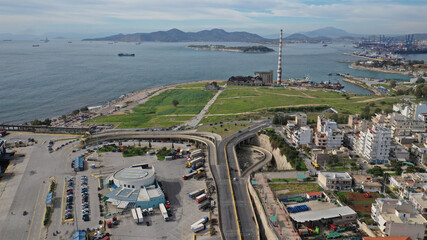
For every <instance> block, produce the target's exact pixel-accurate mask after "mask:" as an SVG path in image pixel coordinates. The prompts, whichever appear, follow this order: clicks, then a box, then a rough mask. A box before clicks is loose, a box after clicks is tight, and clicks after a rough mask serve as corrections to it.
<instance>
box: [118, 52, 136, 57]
mask: <svg viewBox="0 0 427 240" xmlns="http://www.w3.org/2000/svg"><path fill="white" fill-rule="evenodd" d="M117 55H118V56H119V57H135V53H119V54H117Z"/></svg>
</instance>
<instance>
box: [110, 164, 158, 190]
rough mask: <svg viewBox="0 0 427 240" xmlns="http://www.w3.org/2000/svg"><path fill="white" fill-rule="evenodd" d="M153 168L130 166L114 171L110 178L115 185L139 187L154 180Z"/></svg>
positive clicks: (131, 187) (143, 186) (151, 183)
mask: <svg viewBox="0 0 427 240" xmlns="http://www.w3.org/2000/svg"><path fill="white" fill-rule="evenodd" d="M155 175H156V173H155V170H154V168H141V167H130V168H123V169H120V170H119V171H117V172H115V173H114V174H113V176H112V180H113V181H114V184H115V185H116V186H117V187H123V188H130V189H141V188H145V187H146V186H149V185H153V184H154V183H155V181H156V176H155Z"/></svg>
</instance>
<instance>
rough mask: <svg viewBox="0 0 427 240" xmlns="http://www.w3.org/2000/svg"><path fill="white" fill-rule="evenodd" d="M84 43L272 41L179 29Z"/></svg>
mask: <svg viewBox="0 0 427 240" xmlns="http://www.w3.org/2000/svg"><path fill="white" fill-rule="evenodd" d="M83 41H117V42H255V43H269V42H274V40H272V39H267V38H263V37H261V36H259V35H257V34H253V33H248V32H226V31H224V30H223V29H212V30H203V31H199V32H183V31H181V30H179V29H176V28H174V29H171V30H168V31H157V32H151V33H133V34H117V35H113V36H108V37H103V38H92V39H83Z"/></svg>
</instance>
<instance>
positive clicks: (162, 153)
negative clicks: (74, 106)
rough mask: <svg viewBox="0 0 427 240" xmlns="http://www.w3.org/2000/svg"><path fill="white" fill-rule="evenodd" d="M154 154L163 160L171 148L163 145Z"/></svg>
mask: <svg viewBox="0 0 427 240" xmlns="http://www.w3.org/2000/svg"><path fill="white" fill-rule="evenodd" d="M156 155H157V159H158V160H160V161H162V160H165V157H166V156H170V155H171V150H170V149H168V148H166V147H163V148H161V149H160V150H158V151H157V153H156Z"/></svg>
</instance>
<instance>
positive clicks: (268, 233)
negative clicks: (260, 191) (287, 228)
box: [248, 183, 279, 240]
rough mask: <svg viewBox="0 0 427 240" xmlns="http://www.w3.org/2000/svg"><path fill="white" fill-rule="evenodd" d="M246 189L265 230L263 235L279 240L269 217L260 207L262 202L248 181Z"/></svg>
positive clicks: (270, 239)
mask: <svg viewBox="0 0 427 240" xmlns="http://www.w3.org/2000/svg"><path fill="white" fill-rule="evenodd" d="M248 190H249V194H250V195H251V197H252V199H253V200H254V203H255V207H256V209H257V212H258V214H259V218H260V219H261V224H262V226H263V228H264V231H265V236H266V237H267V239H269V240H279V238H278V237H277V236H276V234H275V232H274V230H273V228H272V227H271V226H270V224H269V219H268V218H267V215H266V214H265V212H264V208H263V207H262V203H261V201H260V200H259V198H258V195H257V193H256V191H255V189H254V187H253V186H252V184H250V183H248Z"/></svg>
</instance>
